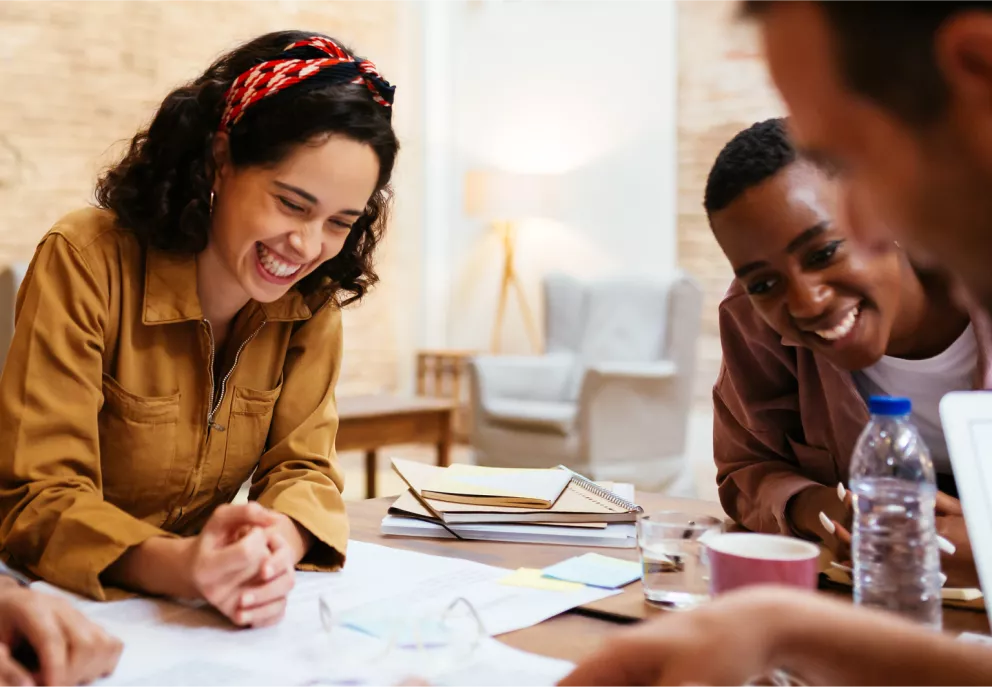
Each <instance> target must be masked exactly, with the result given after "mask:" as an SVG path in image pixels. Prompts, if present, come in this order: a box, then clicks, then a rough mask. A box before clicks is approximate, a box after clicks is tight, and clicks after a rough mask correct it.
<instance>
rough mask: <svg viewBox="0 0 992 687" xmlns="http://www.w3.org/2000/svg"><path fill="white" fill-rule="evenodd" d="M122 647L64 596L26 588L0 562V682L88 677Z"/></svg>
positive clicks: (107, 666)
mask: <svg viewBox="0 0 992 687" xmlns="http://www.w3.org/2000/svg"><path fill="white" fill-rule="evenodd" d="M122 648H123V646H122V644H121V643H120V641H119V640H117V639H116V638H114V637H111V636H109V635H108V634H106V633H105V632H104V631H103V630H101V629H100V628H99V627H97V626H96V625H94V624H93V623H91V622H90V621H89V620H87V619H86V618H85V617H84V616H83V615H82V614H81V613H80V612H79V611H77V610H76V609H74V608H73V607H72V606H71V605H70V604H69V603H68V602H66V601H63V600H62V599H59V598H57V597H55V596H51V595H48V594H41V593H38V592H33V591H31V590H30V589H28V588H27V586H26V584H25V580H24V579H23V578H22V577H21V576H19V575H18V574H17V573H15V572H13V571H11V570H9V569H8V568H7V567H6V566H4V565H3V564H2V563H0V685H34V684H41V685H68V684H73V685H75V684H85V683H89V682H92V681H93V680H95V679H97V678H100V677H104V676H106V675H109V674H110V673H111V672H112V671H113V670H114V668H115V667H116V666H117V660H118V659H119V658H120V655H121V649H122Z"/></svg>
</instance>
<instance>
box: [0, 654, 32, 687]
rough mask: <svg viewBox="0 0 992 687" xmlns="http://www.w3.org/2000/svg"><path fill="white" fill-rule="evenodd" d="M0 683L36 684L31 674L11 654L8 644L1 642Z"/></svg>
mask: <svg viewBox="0 0 992 687" xmlns="http://www.w3.org/2000/svg"><path fill="white" fill-rule="evenodd" d="M0 685H18V687H19V686H20V685H34V679H33V678H32V677H31V674H30V673H29V672H28V671H27V670H25V668H24V666H22V665H21V664H20V663H18V662H17V659H15V658H14V657H13V656H11V655H10V649H9V648H8V647H7V645H6V644H0Z"/></svg>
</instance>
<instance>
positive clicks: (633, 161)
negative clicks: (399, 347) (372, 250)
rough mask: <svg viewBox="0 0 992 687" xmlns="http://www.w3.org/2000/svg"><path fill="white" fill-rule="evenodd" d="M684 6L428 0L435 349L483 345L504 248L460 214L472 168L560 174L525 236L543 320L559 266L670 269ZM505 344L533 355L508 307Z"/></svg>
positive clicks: (429, 260)
mask: <svg viewBox="0 0 992 687" xmlns="http://www.w3.org/2000/svg"><path fill="white" fill-rule="evenodd" d="M675 15H676V8H675V4H674V2H668V1H664V0H662V1H660V2H640V1H636V0H635V1H630V0H589V1H580V0H559V1H553V0H551V1H549V0H472V1H469V2H444V1H443V0H439V1H438V0H435V1H434V2H431V3H428V9H427V16H428V20H427V21H426V22H425V25H426V26H427V27H428V29H427V32H426V33H425V38H427V39H429V44H428V46H427V47H426V48H425V55H426V57H425V74H424V76H425V84H426V89H427V91H426V93H425V96H426V97H425V103H426V111H425V125H426V128H427V140H428V148H427V158H428V165H427V171H426V185H427V188H428V201H427V203H426V212H425V242H424V259H425V268H427V269H428V271H429V274H427V275H425V282H424V285H423V286H424V311H425V313H426V318H425V322H426V325H425V330H424V331H423V332H422V340H423V341H424V342H425V344H428V345H448V346H453V347H468V348H477V349H486V348H488V345H489V336H490V333H491V327H492V321H493V315H494V312H495V301H496V296H497V291H498V285H499V278H500V272H499V270H500V268H501V261H502V253H501V250H500V246H499V243H498V240H497V237H496V236H495V235H494V233H493V232H492V230H491V229H490V228H489V227H487V226H485V225H484V224H483V223H481V222H479V221H476V220H473V219H471V218H468V217H466V216H465V215H464V213H463V207H462V203H463V194H462V192H463V181H464V174H465V172H466V171H467V170H469V169H472V168H490V169H492V168H496V169H505V170H508V171H515V172H526V173H554V174H558V175H561V176H560V177H559V178H560V184H561V187H562V191H563V192H562V199H563V201H564V202H563V203H562V206H563V210H562V211H561V212H560V213H559V214H558V216H556V217H555V218H553V220H529V221H526V222H524V223H522V224H521V225H520V226H519V230H518V243H517V246H518V262H517V265H518V268H519V271H520V272H521V276H522V277H523V280H524V283H525V288H526V291H527V296H528V300H529V301H530V304H531V306H532V308H534V309H536V310H537V311H538V313H539V312H540V279H541V276H542V275H543V274H545V273H547V272H549V271H565V272H569V273H572V274H575V275H578V276H590V277H591V276H600V275H604V274H612V273H626V274H644V275H656V276H662V275H664V274H666V273H667V272H670V271H671V270H672V269H674V266H675V264H676V235H675V221H676V210H675V195H674V194H675V189H676V183H675V167H676V142H675V108H676V100H675V99H676V89H677V82H676V79H677V76H676V29H675ZM432 16H433V17H434V20H433V21H432V20H431V19H430V18H431V17H432ZM430 27H434V29H435V30H434V31H433V33H432V32H431V29H430ZM445 37H446V38H447V40H444V38H445ZM431 84H434V85H433V86H432V85H431ZM432 95H433V96H440V98H438V97H431V96H432ZM427 266H429V267H427ZM504 340H505V350H507V351H508V352H526V351H527V350H528V344H527V339H526V336H525V334H524V330H523V328H522V323H521V321H520V318H519V310H518V309H517V308H516V304H515V303H514V302H512V301H511V307H510V310H509V313H508V320H507V324H506V337H505V339H504Z"/></svg>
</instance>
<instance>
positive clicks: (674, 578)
mask: <svg viewBox="0 0 992 687" xmlns="http://www.w3.org/2000/svg"><path fill="white" fill-rule="evenodd" d="M722 530H723V522H722V521H721V520H718V519H717V518H711V517H710V516H708V515H694V514H692V513H680V512H678V511H662V512H660V513H652V514H648V515H641V516H640V517H639V518H638V519H637V548H638V550H639V551H640V554H641V566H642V568H643V574H642V576H641V583H642V584H643V585H644V597H645V598H646V599H647V600H648V601H650V602H652V603H655V604H658V605H660V606H664V607H665V608H669V609H673V610H686V609H690V608H695V607H696V606H698V605H699V604H700V603H702V602H703V601H705V600H707V599H708V598H709V577H708V575H707V563H706V547H705V541H704V540H705V539H706V537H707V536H714V535H716V534H719V533H720V532H721V531H722Z"/></svg>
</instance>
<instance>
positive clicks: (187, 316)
mask: <svg viewBox="0 0 992 687" xmlns="http://www.w3.org/2000/svg"><path fill="white" fill-rule="evenodd" d="M249 306H254V307H257V308H260V309H261V311H262V313H263V314H264V315H265V320H266V322H295V321H298V320H306V319H309V318H310V316H311V314H312V313H311V310H310V308H309V307H308V306H307V299H306V298H305V297H304V296H303V294H302V293H300V292H299V290H297V289H295V288H293V289H290V290H289V291H288V292H286V295H284V296H282V297H281V298H279V299H278V300H276V301H273V302H271V303H249ZM141 319H142V322H144V323H145V324H147V325H158V324H171V323H175V322H189V321H192V320H202V319H203V309H202V308H201V307H200V297H199V295H198V294H197V291H196V256H195V255H191V254H189V253H171V252H167V251H163V250H158V249H156V248H149V249H148V253H147V256H146V258H145V294H144V310H143V313H142V318H141Z"/></svg>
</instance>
